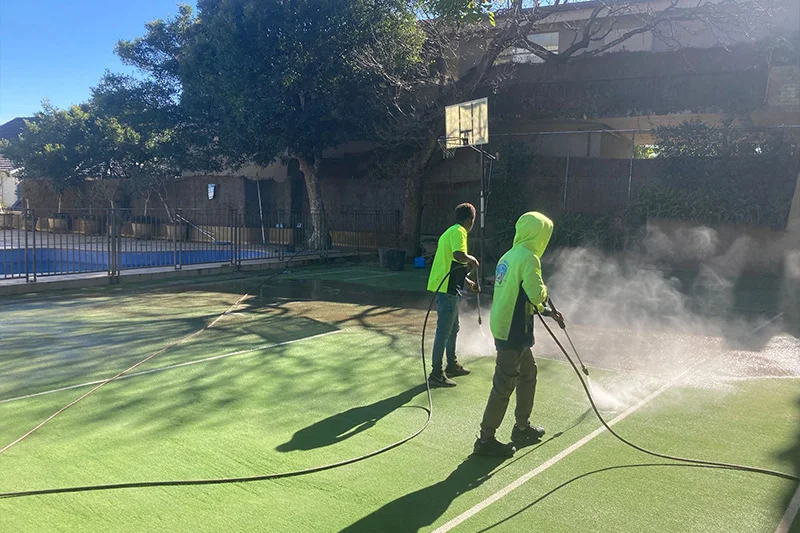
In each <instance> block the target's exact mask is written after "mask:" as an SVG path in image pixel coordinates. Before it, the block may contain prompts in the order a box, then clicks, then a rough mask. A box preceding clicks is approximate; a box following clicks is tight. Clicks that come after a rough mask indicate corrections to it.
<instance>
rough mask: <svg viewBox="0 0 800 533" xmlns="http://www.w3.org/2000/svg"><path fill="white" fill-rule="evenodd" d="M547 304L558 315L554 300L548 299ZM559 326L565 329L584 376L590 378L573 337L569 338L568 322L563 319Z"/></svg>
mask: <svg viewBox="0 0 800 533" xmlns="http://www.w3.org/2000/svg"><path fill="white" fill-rule="evenodd" d="M547 303H548V305H550V309H551V310H552V311H553V313H558V309H556V306H555V305H553V300H552V298H548V299H547ZM558 314H560V313H558ZM558 325H559V327H560V328H561V329H563V330H564V335H566V336H567V340H568V341H569V345H570V346H571V347H572V353H574V354H575V357H577V358H578V362H579V363H580V364H581V370H583V373H584V374H586V375H587V376H588V375H589V369H588V368H586V365H584V364H583V361H581V356H580V354H579V353H578V350H577V349H576V348H575V343H574V342H572V337H570V336H569V331H567V324H566V322H564V320H563V319H562V320H559V321H558Z"/></svg>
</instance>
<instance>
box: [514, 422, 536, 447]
mask: <svg viewBox="0 0 800 533" xmlns="http://www.w3.org/2000/svg"><path fill="white" fill-rule="evenodd" d="M543 436H544V428H542V427H539V426H531V425H530V424H528V425H527V426H525V427H524V428H522V429H520V428H519V427H517V426H516V424H515V425H514V429H512V430H511V442H513V443H514V444H515V445H516V446H517V447H518V448H524V447H525V446H530V445H531V444H536V443H537V442H539V441H540V440H542V437H543Z"/></svg>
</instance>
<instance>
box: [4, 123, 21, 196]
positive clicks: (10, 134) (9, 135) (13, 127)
mask: <svg viewBox="0 0 800 533" xmlns="http://www.w3.org/2000/svg"><path fill="white" fill-rule="evenodd" d="M24 128H25V119H24V118H21V117H17V118H15V119H13V120H10V121H8V122H6V123H5V124H2V125H0V139H15V138H16V137H17V135H19V134H20V133H21V132H22V130H23V129H24ZM15 171H16V169H15V168H14V165H13V163H12V162H11V161H9V160H8V159H6V158H5V157H3V156H1V155H0V206H2V207H4V208H6V209H10V208H11V207H13V206H15V204H16V203H17V202H18V201H19V182H18V181H17V179H16V177H15V176H14V175H15V174H16V172H15Z"/></svg>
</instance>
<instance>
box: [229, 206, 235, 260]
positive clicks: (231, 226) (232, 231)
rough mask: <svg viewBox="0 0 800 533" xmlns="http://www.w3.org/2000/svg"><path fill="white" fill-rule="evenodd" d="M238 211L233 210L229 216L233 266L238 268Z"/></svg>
mask: <svg viewBox="0 0 800 533" xmlns="http://www.w3.org/2000/svg"><path fill="white" fill-rule="evenodd" d="M235 213H236V211H235V210H234V209H233V208H231V210H230V213H229V214H228V224H229V225H230V233H231V266H236V234H235V230H234V228H235V226H236V219H235V217H236V215H235Z"/></svg>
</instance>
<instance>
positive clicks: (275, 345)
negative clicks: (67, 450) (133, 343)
mask: <svg viewBox="0 0 800 533" xmlns="http://www.w3.org/2000/svg"><path fill="white" fill-rule="evenodd" d="M342 331H343V330H341V329H337V330H335V331H329V332H327V333H320V334H319V335H311V336H310V337H303V338H301V339H293V340H290V341H284V342H277V343H273V344H262V345H261V346H256V347H255V348H248V349H247V350H239V351H237V352H230V353H225V354H222V355H215V356H212V357H206V358H204V359H196V360H194V361H186V362H185V363H178V364H174V365H169V366H162V367H159V368H152V369H150V370H143V371H141V372H135V373H133V374H125V375H123V376H121V377H119V378H118V379H117V381H118V380H120V379H127V378H132V377H135V376H143V375H145V374H153V373H154V372H163V371H164V370H172V369H174V368H180V367H183V366H189V365H196V364H199V363H207V362H208V361H216V360H217V359H224V358H226V357H233V356H234V355H244V354H247V353H252V352H258V351H261V350H268V349H270V348H277V347H278V346H286V345H289V344H294V343H297V342H301V341H307V340H312V339H318V338H320V337H327V336H328V335H334V334H336V333H341V332H342ZM104 381H108V380H107V379H98V380H97V381H89V382H87V383H81V384H79V385H69V386H67V387H61V388H59V389H52V390H46V391H42V392H34V393H33V394H26V395H25V396H17V397H16V398H6V399H5V400H0V404H4V403H9V402H16V401H17V400H27V399H29V398H35V397H37V396H44V395H46V394H53V393H56V392H64V391H68V390H72V389H80V388H82V387H88V386H90V385H97V384H99V383H103V382H104Z"/></svg>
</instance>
